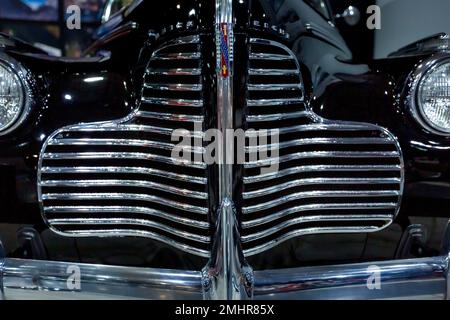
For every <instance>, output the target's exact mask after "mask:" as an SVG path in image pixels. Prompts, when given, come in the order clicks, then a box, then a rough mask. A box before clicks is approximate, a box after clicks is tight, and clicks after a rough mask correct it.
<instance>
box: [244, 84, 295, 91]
mask: <svg viewBox="0 0 450 320" xmlns="http://www.w3.org/2000/svg"><path fill="white" fill-rule="evenodd" d="M302 88H303V87H302V85H301V84H298V83H286V84H276V83H274V84H272V83H271V84H251V83H249V84H247V89H248V90H249V91H276V90H285V91H290V90H301V89H302Z"/></svg>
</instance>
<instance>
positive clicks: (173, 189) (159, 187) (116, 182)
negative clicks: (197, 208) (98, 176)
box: [41, 179, 208, 199]
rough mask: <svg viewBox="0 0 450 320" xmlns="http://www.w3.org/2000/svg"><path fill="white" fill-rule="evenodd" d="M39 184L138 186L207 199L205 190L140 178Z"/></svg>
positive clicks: (50, 181) (48, 185)
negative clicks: (189, 188) (200, 190)
mask: <svg viewBox="0 0 450 320" xmlns="http://www.w3.org/2000/svg"><path fill="white" fill-rule="evenodd" d="M41 184H42V186H43V187H76V188H86V187H138V188H148V189H156V190H161V191H165V192H169V193H173V194H176V195H181V196H185V197H190V198H197V199H208V194H207V193H206V192H195V191H191V190H187V189H180V188H176V187H173V186H169V185H164V184H160V183H155V182H150V181H140V180H106V179H102V180H43V181H42V182H41Z"/></svg>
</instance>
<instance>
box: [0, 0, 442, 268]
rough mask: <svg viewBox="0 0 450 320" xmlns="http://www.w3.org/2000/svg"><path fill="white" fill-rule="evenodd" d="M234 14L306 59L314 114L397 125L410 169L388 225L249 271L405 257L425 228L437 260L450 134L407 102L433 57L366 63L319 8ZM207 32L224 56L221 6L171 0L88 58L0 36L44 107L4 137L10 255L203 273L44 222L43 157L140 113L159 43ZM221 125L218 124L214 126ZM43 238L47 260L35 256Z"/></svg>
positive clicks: (122, 25) (155, 249) (272, 4)
mask: <svg viewBox="0 0 450 320" xmlns="http://www.w3.org/2000/svg"><path fill="white" fill-rule="evenodd" d="M234 6H235V8H234V10H235V17H236V21H235V36H236V38H239V37H245V36H246V34H248V33H252V34H257V35H264V36H265V37H268V38H271V39H276V40H277V41H280V42H282V43H285V44H286V45H287V46H288V47H289V48H290V49H291V50H292V51H293V52H294V53H295V55H296V57H297V58H298V60H299V61H300V63H301V67H302V72H303V77H304V81H305V90H306V94H307V99H308V101H309V103H310V107H311V108H312V110H313V111H314V112H316V113H317V114H319V115H321V116H323V117H325V118H327V119H331V120H345V121H357V122H367V123H374V124H378V125H380V126H382V127H385V128H387V129H389V130H390V131H391V132H392V133H393V134H394V135H395V136H396V137H398V139H399V143H400V145H401V148H402V150H403V155H404V160H405V172H406V183H405V189H404V196H403V201H402V209H401V211H400V213H399V215H398V217H397V220H396V223H395V224H394V225H392V226H391V227H390V228H389V229H387V230H385V231H382V232H378V233H373V234H365V233H361V234H349V235H345V234H344V235H342V234H339V235H338V234H331V235H311V236H305V237H301V238H299V239H295V240H290V241H288V242H286V243H284V244H282V245H281V246H279V247H276V248H274V249H272V250H270V251H268V252H266V253H262V254H260V255H257V256H254V257H251V258H250V259H249V262H250V264H251V265H253V266H254V267H255V268H256V269H266V268H279V267H293V266H299V265H317V264H331V263H335V262H340V263H341V262H358V261H371V260H375V259H391V258H394V257H395V255H396V252H398V251H399V244H400V240H401V237H402V235H403V232H404V231H405V230H407V228H408V226H410V225H411V224H413V223H414V222H415V221H420V222H421V223H423V224H424V225H425V227H426V228H428V232H429V233H430V234H431V236H430V237H429V238H430V241H429V242H428V243H423V244H421V245H423V246H422V247H421V253H420V254H422V255H426V254H428V255H433V254H435V253H437V251H438V249H439V245H440V241H439V240H440V237H441V233H440V232H441V231H442V230H443V228H444V227H445V224H446V219H445V218H446V217H448V215H449V212H450V211H449V209H450V196H449V195H450V192H448V191H449V190H450V183H449V182H450V175H449V172H450V171H449V168H450V153H449V149H450V138H449V137H443V136H437V135H435V134H433V133H430V132H427V130H426V129H424V128H422V127H421V126H420V125H419V124H418V123H417V122H416V121H415V120H414V119H413V118H412V116H411V115H410V114H409V112H408V109H407V105H405V104H406V103H407V100H406V97H407V94H408V81H410V80H409V76H410V74H411V72H413V70H414V69H415V67H416V66H417V65H418V64H420V62H421V61H423V60H424V59H427V58H429V57H430V56H431V55H432V54H433V53H427V54H417V55H414V56H410V57H401V58H392V59H385V60H381V61H380V60H378V61H367V62H366V63H365V64H362V63H361V62H359V63H357V64H356V63H354V62H353V60H352V53H351V51H350V50H349V49H348V47H347V45H346V44H345V41H344V39H343V38H342V37H341V35H340V34H339V31H338V30H337V29H336V27H335V26H334V25H333V22H332V20H331V18H329V19H327V18H326V17H324V16H323V15H322V14H320V13H319V12H318V11H317V10H315V9H314V8H313V7H312V6H311V5H310V3H308V1H300V0H290V1H284V2H283V1H263V0H262V1H254V0H253V1H252V0H240V1H237V0H236V1H235V2H234ZM273 26H274V27H273ZM280 30H285V32H286V33H287V34H289V38H287V37H286V35H285V33H280ZM198 32H200V33H201V34H202V35H203V36H204V37H209V39H210V41H209V42H208V45H207V49H205V52H214V35H213V32H214V2H213V1H203V0H186V1H182V2H181V4H180V3H179V1H173V0H170V1H169V0H168V1H164V3H159V2H158V4H157V5H155V2H154V1H136V2H135V5H132V7H130V8H128V9H127V10H124V11H122V12H121V13H120V15H118V16H115V17H113V18H112V19H111V20H110V21H109V22H107V23H106V24H105V25H104V26H103V27H102V29H101V32H99V34H101V35H102V37H101V38H100V39H98V40H97V41H96V42H95V43H94V44H93V45H92V46H91V47H90V48H89V49H88V50H87V52H86V57H85V58H83V59H76V60H71V59H64V58H62V59H59V58H58V59H57V58H52V57H49V56H47V55H45V54H44V53H42V52H40V51H39V50H36V49H34V48H32V47H29V46H27V45H26V44H23V43H21V42H19V41H17V40H15V39H9V38H6V37H1V38H0V50H1V51H2V52H4V53H6V54H7V55H10V56H11V57H13V58H14V59H16V60H17V61H19V62H20V63H21V64H23V65H24V66H25V67H26V68H27V69H28V70H29V77H30V81H31V83H32V84H33V101H34V103H33V106H32V112H31V114H30V116H29V117H28V119H27V120H26V121H25V122H24V123H23V124H22V125H21V127H20V128H18V129H17V130H16V131H14V132H12V133H10V134H8V135H5V136H2V137H0V173H1V176H0V177H1V179H0V203H1V205H2V209H1V212H0V225H1V229H0V237H1V239H2V241H3V242H4V244H5V246H6V249H7V253H8V255H9V256H11V257H25V258H36V259H44V258H49V259H54V260H65V261H67V260H68V261H81V262H97V263H104V264H118V265H134V266H151V267H165V268H179V269H180V268H185V269H199V268H201V267H203V266H204V264H205V260H204V259H202V258H196V257H192V256H189V255H186V254H184V253H181V252H178V251H177V250H176V249H173V248H171V247H169V246H165V245H161V244H159V243H157V242H154V241H153V240H148V239H136V238H118V239H107V238H101V239H100V240H99V239H97V238H84V239H71V238H64V237H60V236H57V235H55V234H53V233H52V232H51V231H50V230H49V229H48V228H47V226H46V225H45V224H44V222H43V220H42V217H41V213H40V208H39V203H38V199H37V187H36V186H37V165H38V159H39V155H40V152H41V150H42V146H43V144H44V142H45V140H46V139H47V138H48V137H49V136H50V135H51V134H52V133H53V132H55V131H56V130H58V129H60V128H62V127H64V126H68V125H73V124H78V123H87V122H96V121H107V120H113V119H119V118H122V117H125V116H127V115H128V114H130V113H131V112H132V111H133V110H135V109H136V108H137V106H138V102H137V101H138V99H139V95H140V87H141V86H142V78H143V73H144V68H145V65H146V63H147V61H148V59H149V57H150V56H151V54H152V51H153V50H154V47H155V46H156V45H157V44H158V43H162V42H164V41H167V39H171V38H173V37H176V36H181V35H189V34H193V33H198ZM241 43H244V42H241ZM245 51H246V48H244V47H238V48H236V52H235V61H236V64H237V65H239V66H242V68H243V69H244V68H245V61H246V58H245V54H244V52H245ZM208 57H209V58H207V60H206V63H209V64H210V65H211V66H214V65H215V59H214V57H213V55H209V56H208ZM241 62H243V63H242V64H240V63H241ZM212 69H214V68H212ZM92 79H97V80H98V81H91V80H92ZM204 81H205V83H208V84H209V86H210V88H208V89H207V90H205V92H207V93H208V94H210V97H209V99H207V100H208V101H211V102H212V101H214V99H213V97H214V95H215V79H214V77H213V76H212V74H205V79H204ZM236 81H237V83H236V84H237V87H239V86H242V85H245V84H243V81H242V79H237V80H236ZM235 99H240V97H239V96H236V98H235ZM215 107H216V106H215V105H214V103H213V102H212V103H211V104H210V105H209V108H210V110H211V111H213V110H215ZM238 112H242V110H241V111H239V110H238ZM215 120H216V119H214V117H211V119H210V123H209V125H210V126H213V123H214V121H215ZM212 174H213V175H214V173H212ZM211 195H212V200H211V203H212V204H211V206H212V208H211V209H212V210H215V209H217V208H215V207H214V206H215V205H214V204H213V203H214V202H215V201H214V196H215V195H216V191H215V190H211ZM415 217H421V218H420V219H419V220H417V219H416V218H415ZM438 217H442V218H443V219H442V220H439V219H436V218H438ZM23 226H28V227H29V226H32V227H33V228H35V229H36V230H37V233H38V234H40V237H38V236H36V235H32V236H26V234H27V233H26V232H25V233H24V231H23V230H21V231H20V230H19V232H18V229H19V227H23ZM27 230H28V229H27ZM24 234H25V236H24ZM36 238H40V239H38V240H36ZM41 242H42V243H43V248H45V250H44V252H42V250H37V249H36V248H35V246H36V243H41ZM33 248H34V249H33ZM408 254H411V253H409V252H408ZM174 257H175V258H174Z"/></svg>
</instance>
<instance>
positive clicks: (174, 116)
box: [136, 111, 204, 124]
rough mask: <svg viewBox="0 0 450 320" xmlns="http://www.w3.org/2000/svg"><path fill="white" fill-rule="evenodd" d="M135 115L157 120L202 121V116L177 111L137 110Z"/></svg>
mask: <svg viewBox="0 0 450 320" xmlns="http://www.w3.org/2000/svg"><path fill="white" fill-rule="evenodd" d="M136 116H138V117H141V118H151V119H157V120H168V121H186V122H197V123H199V124H200V123H203V119H204V118H203V116H194V115H187V114H178V113H160V112H150V111H139V112H137V114H136Z"/></svg>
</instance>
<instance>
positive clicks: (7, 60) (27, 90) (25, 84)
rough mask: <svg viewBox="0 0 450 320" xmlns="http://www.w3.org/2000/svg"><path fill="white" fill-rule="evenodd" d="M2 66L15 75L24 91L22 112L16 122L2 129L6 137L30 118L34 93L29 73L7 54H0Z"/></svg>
mask: <svg viewBox="0 0 450 320" xmlns="http://www.w3.org/2000/svg"><path fill="white" fill-rule="evenodd" d="M0 65H1V66H2V67H3V68H5V69H6V70H7V71H9V72H11V73H12V74H14V76H15V77H16V78H17V79H18V80H19V83H20V88H21V90H22V101H21V108H20V111H19V112H18V113H17V116H16V117H14V121H12V122H11V123H10V124H9V125H8V126H6V127H4V128H0V136H4V135H6V134H8V133H11V132H12V131H14V130H16V129H17V128H18V127H19V126H20V125H22V124H23V122H24V121H25V120H26V119H27V118H28V115H29V114H30V112H31V105H32V101H33V92H32V90H31V86H30V80H29V72H28V70H27V69H26V68H25V67H24V66H23V65H22V64H20V63H19V62H18V61H17V60H15V59H14V58H12V57H10V56H8V55H7V54H5V53H2V52H0Z"/></svg>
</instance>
